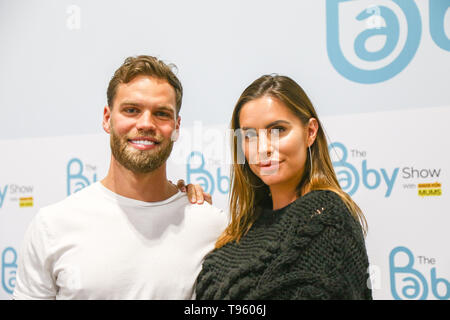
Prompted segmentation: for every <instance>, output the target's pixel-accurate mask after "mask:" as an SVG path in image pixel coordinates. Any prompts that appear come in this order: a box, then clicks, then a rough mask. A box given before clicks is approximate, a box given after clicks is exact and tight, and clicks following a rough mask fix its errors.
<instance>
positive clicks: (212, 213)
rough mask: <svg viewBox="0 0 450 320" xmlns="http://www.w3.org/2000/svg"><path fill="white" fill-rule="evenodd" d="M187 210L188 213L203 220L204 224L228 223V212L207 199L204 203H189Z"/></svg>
mask: <svg viewBox="0 0 450 320" xmlns="http://www.w3.org/2000/svg"><path fill="white" fill-rule="evenodd" d="M185 211H186V213H187V214H188V215H191V216H193V217H195V218H198V220H201V221H202V223H203V224H208V223H217V224H220V225H224V224H227V223H228V215H227V213H226V212H225V211H224V210H223V209H220V208H217V207H215V206H214V205H211V204H209V203H208V202H206V201H205V202H204V203H202V204H196V203H188V204H186V206H185Z"/></svg>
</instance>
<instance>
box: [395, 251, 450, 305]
mask: <svg viewBox="0 0 450 320" xmlns="http://www.w3.org/2000/svg"><path fill="white" fill-rule="evenodd" d="M402 254H404V255H406V258H407V263H406V264H405V265H403V266H398V265H397V263H396V260H395V259H396V257H397V256H398V255H402ZM417 260H418V261H417V262H418V263H419V264H421V265H425V266H426V265H428V266H432V265H435V264H436V259H435V258H432V257H426V256H417ZM415 262H416V261H415V260H414V255H413V253H412V251H411V250H409V249H408V248H406V247H402V246H400V247H396V248H394V249H392V251H391V253H390V254H389V270H390V281H391V293H392V296H393V297H394V299H396V300H402V297H401V296H403V297H404V298H405V299H419V300H425V299H427V297H428V293H429V287H431V292H432V293H433V295H434V296H435V297H436V298H437V299H442V300H447V299H449V298H450V283H449V281H448V280H447V279H444V278H438V277H437V271H436V267H432V268H431V269H430V282H428V281H427V279H426V277H425V276H424V274H423V273H421V272H420V271H418V270H417V269H414V263H415ZM402 275H403V276H404V277H403V278H402V282H403V283H404V285H403V287H402V288H401V291H400V292H399V288H398V286H397V282H396V280H397V279H396V276H402Z"/></svg>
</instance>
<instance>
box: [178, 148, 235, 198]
mask: <svg viewBox="0 0 450 320" xmlns="http://www.w3.org/2000/svg"><path fill="white" fill-rule="evenodd" d="M215 173H216V174H215V175H213V174H212V173H211V172H210V171H209V170H207V169H206V168H205V157H204V156H203V153H201V152H199V151H192V152H191V153H190V154H189V156H188V158H187V164H186V175H187V183H188V184H189V183H196V184H199V185H201V186H202V188H203V189H204V190H205V192H207V193H209V194H211V195H212V194H214V192H215V190H216V189H217V190H218V191H219V192H220V193H223V194H226V193H228V191H229V184H230V178H229V177H228V176H225V175H222V172H221V168H217V170H216V172H215Z"/></svg>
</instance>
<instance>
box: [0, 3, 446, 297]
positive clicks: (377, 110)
mask: <svg viewBox="0 0 450 320" xmlns="http://www.w3.org/2000/svg"><path fill="white" fill-rule="evenodd" d="M449 7H450V0H430V1H428V0H416V1H414V0H398V1H392V0H367V1H366V0H355V1H342V0H328V1H325V0H323V1H322V0H320V1H317V0H314V1H313V0H304V1H298V0H292V1H288V0H282V1H277V2H273V1H261V0H246V1H237V0H232V1H207V0H204V1H200V0H195V1H194V0H193V1H175V0H172V1H164V2H161V1H137V0H133V1H118V2H114V3H112V2H111V1H106V0H102V1H95V2H93V1H56V0H55V1H50V0H43V1H39V2H38V1H12V0H10V1H9V0H0V39H1V48H2V50H0V70H2V72H1V73H0V150H2V152H1V156H0V258H1V261H0V263H1V283H2V285H1V286H0V298H2V299H9V298H10V293H11V291H12V289H13V287H14V284H15V272H16V269H17V254H18V248H19V246H20V243H21V241H22V237H23V233H24V231H25V228H26V227H27V224H28V222H29V221H30V219H31V218H32V217H33V215H34V214H35V213H36V212H37V211H38V210H39V208H40V207H42V206H45V205H47V204H50V203H53V202H55V201H58V200H61V199H63V198H64V197H66V196H67V195H69V194H71V193H73V192H76V191H77V190H79V189H80V188H82V187H84V186H86V185H87V184H90V183H92V182H94V181H98V180H100V179H102V178H103V176H104V175H105V173H106V171H107V169H108V163H109V157H110V153H109V140H108V136H107V135H106V134H105V133H103V132H102V130H101V117H102V110H103V106H104V105H105V103H106V87H107V85H108V81H109V79H110V77H111V76H112V74H113V72H114V71H115V69H116V68H117V67H118V66H119V65H120V64H121V63H122V62H123V60H124V59H125V57H127V56H129V55H138V54H150V55H155V56H158V57H160V58H162V59H163V60H165V61H167V62H173V63H175V64H176V65H177V66H178V76H179V78H180V80H181V81H182V82H183V85H184V88H185V99H184V101H183V107H182V110H181V118H182V128H183V130H182V133H181V136H180V139H179V141H178V142H177V143H176V146H175V148H174V151H173V153H172V156H171V158H170V160H169V176H170V178H171V179H172V180H176V179H178V178H184V179H185V180H186V181H188V182H196V183H200V184H202V185H203V186H204V187H205V189H207V191H209V192H211V193H212V195H213V201H214V204H215V205H216V206H218V207H221V208H224V209H227V206H228V205H227V192H228V185H227V183H228V173H229V161H228V158H227V157H228V156H229V155H228V148H227V143H228V141H227V140H226V139H225V138H224V137H225V136H226V135H225V131H226V129H227V127H228V124H229V120H230V117H231V112H232V109H233V106H234V103H235V102H236V100H237V98H238V96H239V95H240V93H241V92H242V90H243V89H244V88H245V87H246V86H247V85H248V84H249V83H250V82H251V81H253V80H254V79H256V78H257V77H259V76H260V75H262V74H266V73H274V72H275V73H280V74H285V75H288V76H290V77H292V78H293V79H295V80H296V81H298V82H299V83H300V84H301V85H302V87H303V88H304V89H305V91H306V92H307V93H308V95H309V96H310V97H311V99H312V101H313V103H314V104H315V106H316V109H317V111H318V113H319V116H321V118H322V122H323V124H324V126H325V129H326V131H327V133H328V136H329V143H330V151H331V154H332V157H333V161H334V165H335V169H336V172H337V174H338V178H339V179H340V182H341V185H342V187H343V188H344V190H346V191H347V192H349V193H350V194H351V195H352V196H353V198H354V199H355V200H356V201H357V203H358V204H359V205H360V206H361V208H362V209H363V211H364V213H365V215H366V217H367V219H368V223H369V234H368V237H367V247H368V252H369V259H370V263H371V270H369V272H370V273H371V275H372V280H373V283H372V286H373V289H374V297H375V298H376V299H449V297H450V284H449V279H450V254H449V251H448V249H447V248H446V247H447V244H448V243H449V240H450V235H449V233H448V228H449V225H450V217H449V213H450V212H449V208H450V196H449V195H448V193H447V186H448V185H449V183H450V181H449V179H450V178H449V175H448V171H449V169H450V152H449V151H448V149H449V146H450V143H449V142H448V137H449V136H450V129H449V126H448V121H449V119H450V90H449V89H448V87H449V85H448V83H449V74H450V73H449V72H450V53H449V51H450V40H449V38H450V9H449Z"/></svg>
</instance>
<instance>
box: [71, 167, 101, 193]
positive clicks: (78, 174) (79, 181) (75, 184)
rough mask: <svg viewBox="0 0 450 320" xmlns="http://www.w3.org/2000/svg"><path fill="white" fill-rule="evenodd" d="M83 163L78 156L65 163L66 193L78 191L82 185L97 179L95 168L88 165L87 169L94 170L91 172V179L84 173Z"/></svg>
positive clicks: (84, 185)
mask: <svg viewBox="0 0 450 320" xmlns="http://www.w3.org/2000/svg"><path fill="white" fill-rule="evenodd" d="M84 169H85V167H84V165H83V162H81V160H80V159H78V158H73V159H71V160H70V161H69V162H68V163H67V195H68V196H69V195H71V194H72V193H75V192H77V191H80V190H81V189H83V188H84V187H86V186H88V185H90V184H91V182H92V183H94V182H96V181H97V174H96V173H95V170H96V168H95V167H93V166H89V170H91V171H94V172H93V174H92V181H90V180H89V179H88V177H86V176H85V175H84Z"/></svg>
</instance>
